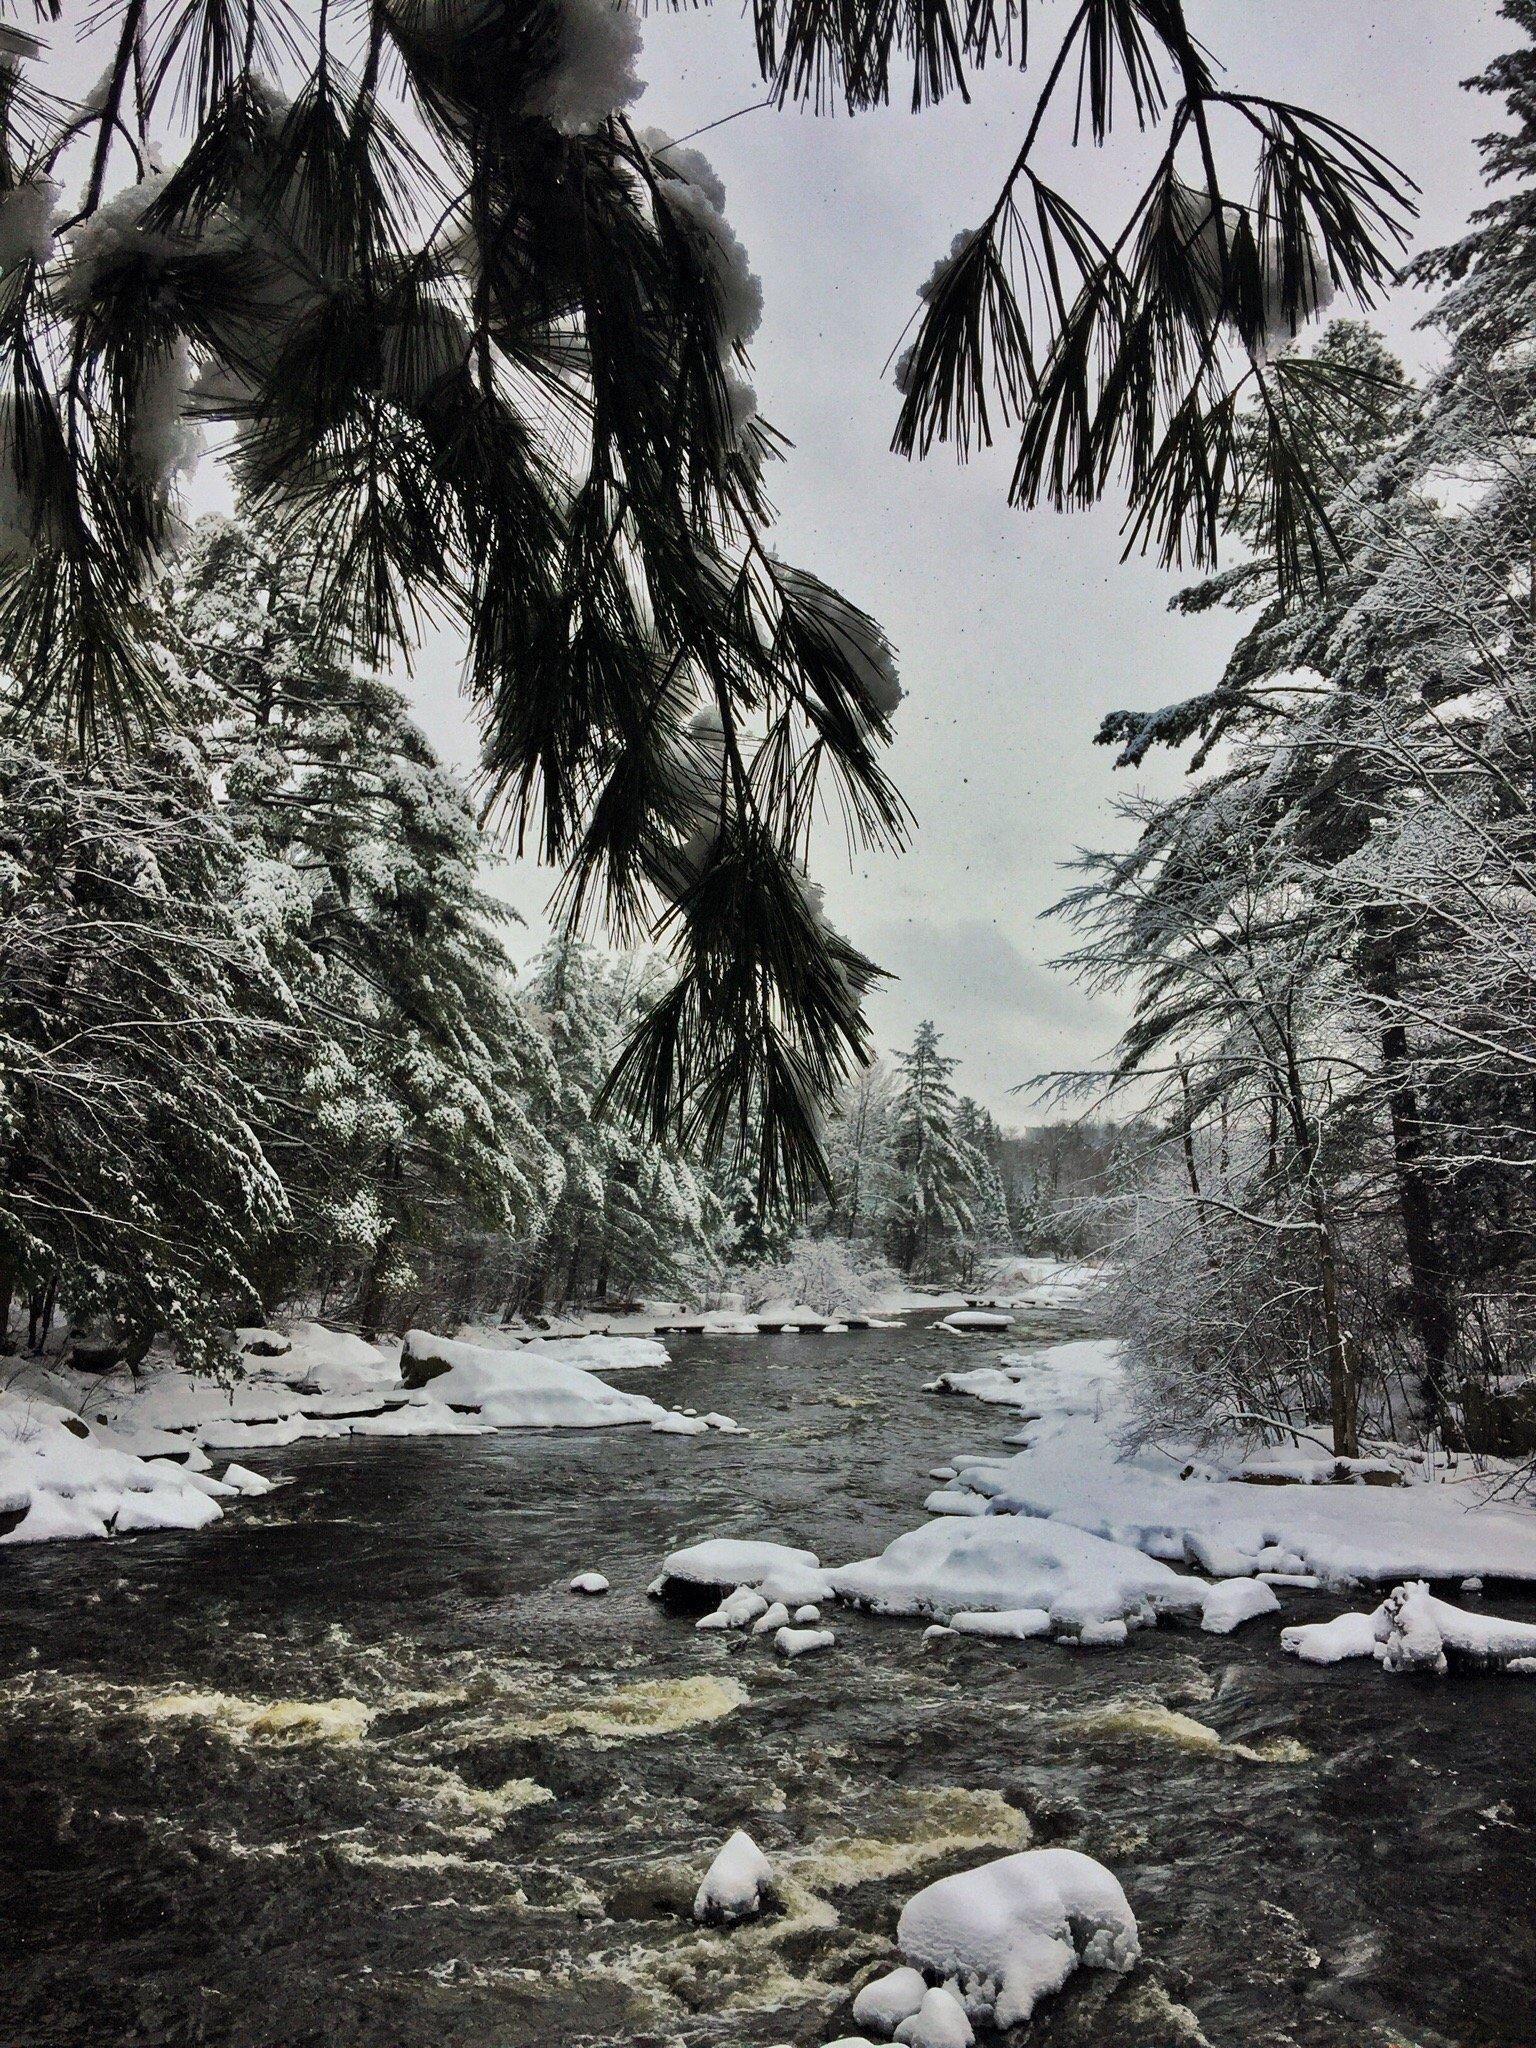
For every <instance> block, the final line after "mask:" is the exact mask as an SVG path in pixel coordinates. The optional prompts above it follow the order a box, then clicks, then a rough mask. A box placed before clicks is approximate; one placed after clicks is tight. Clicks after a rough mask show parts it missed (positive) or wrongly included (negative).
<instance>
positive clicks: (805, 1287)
mask: <svg viewBox="0 0 1536 2048" xmlns="http://www.w3.org/2000/svg"><path fill="white" fill-rule="evenodd" d="M724 1284H725V1285H726V1286H728V1287H732V1288H735V1289H737V1290H739V1292H740V1293H741V1294H742V1296H743V1298H744V1299H745V1302H746V1305H747V1307H748V1308H749V1309H752V1310H756V1309H761V1308H766V1307H767V1306H768V1304H769V1303H770V1302H779V1301H792V1302H795V1303H796V1304H800V1303H803V1304H804V1305H805V1306H806V1307H807V1308H813V1309H815V1310H816V1311H817V1312H818V1313H819V1314H821V1315H824V1316H839V1315H848V1314H853V1313H855V1312H857V1311H858V1310H859V1309H863V1308H868V1306H869V1305H870V1303H871V1302H872V1301H876V1300H878V1299H879V1297H880V1296H881V1295H883V1294H888V1293H890V1292H892V1291H893V1290H894V1289H896V1288H899V1287H900V1285H901V1281H900V1279H899V1277H898V1275H897V1274H896V1273H895V1272H894V1271H893V1270H892V1268H891V1267H890V1266H888V1265H887V1264H886V1262H885V1261H884V1259H882V1258H881V1257H880V1255H879V1253H878V1252H876V1251H874V1250H873V1249H872V1248H871V1247H869V1246H868V1245H863V1244H856V1243H853V1242H851V1241H850V1240H849V1239H848V1238H845V1237H810V1236H807V1235H803V1234H802V1235H801V1236H799V1237H796V1238H794V1239H792V1240H791V1242H790V1246H789V1249H788V1251H787V1253H786V1254H785V1256H784V1258H783V1259H782V1260H779V1261H776V1262H774V1263H773V1264H771V1265H765V1266H753V1267H748V1268H745V1269H740V1270H738V1269H736V1268H732V1267H728V1268H726V1272H725V1280H724Z"/></svg>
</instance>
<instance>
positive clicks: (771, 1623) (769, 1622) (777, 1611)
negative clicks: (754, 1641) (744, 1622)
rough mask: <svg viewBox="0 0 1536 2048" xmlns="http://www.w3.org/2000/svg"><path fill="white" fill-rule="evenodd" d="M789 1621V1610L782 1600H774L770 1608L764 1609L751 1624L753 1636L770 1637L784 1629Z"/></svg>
mask: <svg viewBox="0 0 1536 2048" xmlns="http://www.w3.org/2000/svg"><path fill="white" fill-rule="evenodd" d="M788 1621H789V1609H788V1608H787V1607H786V1606H785V1605H784V1602H783V1601H782V1600H775V1601H774V1603H773V1605H772V1606H771V1607H765V1608H764V1609H763V1611H762V1613H761V1614H760V1615H759V1616H758V1617H757V1619H756V1621H754V1622H753V1624H752V1633H753V1635H755V1636H771V1635H773V1634H774V1633H775V1632H776V1631H777V1630H779V1629H781V1628H784V1627H785V1626H786V1625H787V1624H788Z"/></svg>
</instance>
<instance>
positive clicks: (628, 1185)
mask: <svg viewBox="0 0 1536 2048" xmlns="http://www.w3.org/2000/svg"><path fill="white" fill-rule="evenodd" d="M665 986H666V978H665V975H664V973H662V971H661V970H660V969H659V968H658V967H657V966H656V964H655V963H654V962H648V961H634V960H624V959H620V960H618V961H609V960H607V959H605V958H604V957H603V956H602V955H601V954H599V953H598V952H597V951H596V950H595V949H594V948H592V947H591V946H588V945H586V944H584V943H583V942H582V941H580V940H579V939H577V938H575V937H573V936H572V935H570V934H569V933H558V934H557V935H556V936H555V937H554V938H553V939H551V940H550V942H549V944H548V945H547V946H546V947H545V948H544V949H543V951H542V952H541V953H540V955H539V957H538V958H537V960H536V961H535V962H534V964H533V966H532V968H531V969H530V971H529V973H528V975H527V976H526V977H525V979H524V981H523V983H522V992H523V997H524V1000H525V1002H526V1004H527V1006H528V1010H529V1013H530V1016H531V1018H532V1020H533V1021H534V1023H535V1024H536V1026H537V1028H538V1029H539V1031H540V1032H541V1034H542V1037H543V1039H544V1042H545V1045H546V1046H547V1049H548V1055H549V1060H550V1066H551V1072H552V1081H551V1085H550V1088H549V1091H548V1097H547V1108H545V1110H544V1111H543V1122H542V1129H543V1133H544V1136H545V1138H546V1141H547V1142H548V1144H549V1145H550V1146H551V1148H552V1150H553V1151H554V1153H555V1155H556V1157H557V1158H558V1160H559V1161H560V1165H561V1169H562V1175H563V1179H562V1188H561V1193H560V1196H559V1199H558V1201H557V1202H556V1203H555V1204H554V1206H553V1208H552V1209H551V1212H550V1215H549V1217H548V1220H547V1222H546V1223H545V1225H544V1227H543V1228H542V1229H540V1230H539V1231H537V1232H535V1233H534V1234H533V1236H532V1237H531V1239H530V1242H529V1246H528V1250H527V1254H526V1266H525V1277H524V1281H523V1290H522V1292H523V1300H524V1303H525V1304H526V1305H527V1306H530V1307H534V1308H537V1307H542V1306H543V1305H544V1304H545V1303H546V1302H564V1301H576V1302H582V1301H589V1300H596V1301H603V1300H605V1299H608V1298H609V1297H610V1296H613V1295H619V1296H623V1295H626V1294H628V1293H631V1292H632V1291H633V1290H634V1289H635V1288H637V1287H639V1286H648V1287H652V1288H657V1289H665V1288H667V1287H669V1286H671V1285H674V1284H676V1283H677V1281H678V1280H679V1278H680V1277H681V1276H683V1275H684V1274H686V1273H688V1272H689V1271H690V1270H691V1268H692V1266H693V1265H694V1264H695V1263H696V1262H697V1261H698V1260H699V1259H700V1258H701V1256H702V1254H703V1250H704V1244H705V1237H706V1227H707V1221H709V1220H712V1218H711V1217H710V1209H711V1204H710V1201H709V1197H708V1195H707V1193H706V1190H705V1188H704V1186H703V1182H702V1177H701V1176H700V1175H699V1174H698V1173H697V1172H696V1171H695V1169H694V1168H693V1166H691V1165H690V1164H689V1162H688V1161H687V1160H686V1159H684V1158H682V1157H681V1156H679V1155H678V1154H676V1153H674V1152H673V1151H672V1150H671V1149H670V1148H669V1147H667V1146H664V1145H659V1144H656V1143H654V1142H652V1141H650V1140H648V1139H646V1138H644V1137H643V1136H641V1135H639V1134H637V1133H636V1132H635V1131H633V1130H632V1129H631V1128H630V1127H628V1126H627V1125H626V1124H625V1123H623V1122H622V1121H621V1120H618V1119H615V1118H612V1117H609V1116H607V1115H605V1114H603V1113H602V1110H601V1107H600V1105H601V1099H602V1094H603V1089H604V1087H605V1085H606V1078H607V1075H608V1073H609V1071H610V1068H611V1064H612V1061H613V1058H614V1052H615V1048H616V1047H617V1046H618V1045H619V1044H620V1043H622V1041H623V1038H624V1036H625V1034H626V1032H628V1031H630V1030H632V1029H633V1027H634V1020H635V1014H636V1011H637V1010H638V1009H641V1008H643V1007H644V1006H645V1005H646V1004H648V1003H651V1002H654V1001H655V1000H656V999H657V996H658V994H659V993H660V992H661V990H663V989H664V988H665Z"/></svg>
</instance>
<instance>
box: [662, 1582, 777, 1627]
mask: <svg viewBox="0 0 1536 2048" xmlns="http://www.w3.org/2000/svg"><path fill="white" fill-rule="evenodd" d="M664 1583H665V1582H664V1581H661V1580H658V1581H657V1585H660V1584H664ZM651 1591H652V1592H655V1591H656V1585H653V1586H652V1588H651ZM767 1609H768V1602H767V1601H766V1600H765V1599H764V1598H763V1596H762V1594H761V1593H754V1592H753V1590H752V1588H751V1587H750V1586H738V1587H737V1588H736V1590H735V1592H734V1593H727V1594H726V1596H725V1598H724V1599H723V1600H722V1601H721V1602H720V1605H719V1606H718V1607H717V1608H716V1609H715V1611H714V1612H713V1614H701V1615H700V1616H699V1619H698V1620H697V1621H696V1622H695V1623H694V1624H693V1625H694V1627H695V1628H696V1629H723V1628H745V1627H746V1626H747V1623H748V1622H749V1621H756V1619H757V1617H758V1616H759V1615H760V1614H765V1613H766V1612H767Z"/></svg>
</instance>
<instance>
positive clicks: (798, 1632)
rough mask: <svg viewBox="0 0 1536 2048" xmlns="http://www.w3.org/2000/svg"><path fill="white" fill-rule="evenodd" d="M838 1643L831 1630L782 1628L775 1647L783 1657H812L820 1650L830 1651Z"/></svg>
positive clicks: (775, 1641)
mask: <svg viewBox="0 0 1536 2048" xmlns="http://www.w3.org/2000/svg"><path fill="white" fill-rule="evenodd" d="M836 1641H837V1637H836V1636H835V1635H833V1633H832V1631H831V1629H829V1628H781V1629H780V1630H779V1632H778V1634H777V1635H776V1636H775V1637H774V1639H773V1647H774V1648H775V1649H776V1650H777V1651H778V1653H779V1655H780V1656H781V1657H788V1658H791V1659H793V1658H795V1657H810V1656H814V1655H815V1653H816V1651H818V1650H830V1649H831V1648H832V1646H833V1644H834V1643H835V1642H836Z"/></svg>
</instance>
